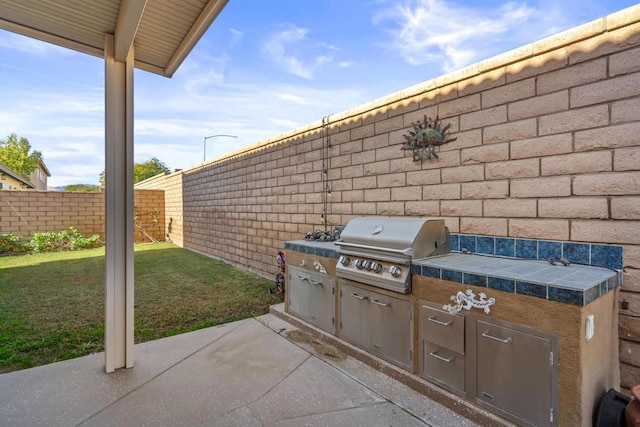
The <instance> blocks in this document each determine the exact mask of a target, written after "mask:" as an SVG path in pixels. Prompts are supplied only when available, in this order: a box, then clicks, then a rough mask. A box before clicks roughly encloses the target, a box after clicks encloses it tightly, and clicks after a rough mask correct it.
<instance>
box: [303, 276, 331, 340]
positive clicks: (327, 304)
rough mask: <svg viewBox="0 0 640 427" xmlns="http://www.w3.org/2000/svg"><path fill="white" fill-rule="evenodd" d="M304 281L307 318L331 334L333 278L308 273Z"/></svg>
mask: <svg viewBox="0 0 640 427" xmlns="http://www.w3.org/2000/svg"><path fill="white" fill-rule="evenodd" d="M306 283H307V286H308V287H309V319H310V320H311V322H312V323H313V324H315V325H316V326H318V327H319V328H322V329H324V330H325V331H328V332H331V333H332V334H333V295H334V294H333V283H334V282H333V280H332V279H331V278H330V277H323V276H319V275H317V274H310V275H309V278H308V279H307V281H306Z"/></svg>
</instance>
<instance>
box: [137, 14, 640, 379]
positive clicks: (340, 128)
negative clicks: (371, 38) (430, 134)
mask: <svg viewBox="0 0 640 427" xmlns="http://www.w3.org/2000/svg"><path fill="white" fill-rule="evenodd" d="M425 115H426V116H427V117H430V118H432V119H435V118H436V117H437V116H439V117H440V119H441V120H443V122H444V123H450V124H451V132H452V135H453V136H455V137H457V140H456V141H454V142H451V143H449V144H447V145H444V146H442V147H441V148H440V149H438V151H437V154H438V156H439V159H435V160H425V161H423V162H418V163H414V162H413V161H412V160H411V157H410V156H407V155H406V153H405V152H403V151H401V149H400V144H401V142H402V141H404V137H403V135H406V134H407V130H408V129H410V128H411V124H412V123H413V122H416V121H417V120H422V119H423V117H424V116H425ZM327 140H330V148H329V149H328V159H327V160H326V161H323V153H324V151H323V145H324V144H325V143H327ZM323 164H326V177H327V178H328V184H329V186H330V188H331V194H330V196H329V203H328V217H327V218H328V223H329V224H330V226H333V225H344V224H346V223H347V222H348V221H349V219H350V218H352V217H353V216H356V215H374V214H375V215H419V216H441V217H444V218H445V219H446V224H447V226H448V227H449V229H450V230H451V231H452V232H459V233H468V234H482V235H492V236H510V237H523V238H538V239H551V240H564V241H576V242H590V243H607V244H618V245H622V246H623V252H624V254H623V256H624V270H625V279H624V280H625V281H624V285H623V286H622V290H621V291H620V292H619V295H618V298H619V303H620V305H619V307H620V308H619V320H620V321H619V324H620V330H619V331H620V338H621V340H620V350H621V351H620V358H621V366H622V367H621V378H622V386H623V387H627V388H628V387H629V386H631V385H633V384H640V6H635V7H632V8H629V9H626V10H624V11H621V12H618V13H616V14H613V15H610V16H608V17H606V18H603V19H600V20H597V21H594V22H592V23H589V24H585V25H583V26H580V27H577V28H575V29H573V30H570V31H567V32H564V33H562V34H559V35H557V36H553V37H551V38H548V39H544V40H541V41H539V42H536V43H533V44H531V45H527V46H524V47H522V48H520V49H516V50H514V51H511V52H507V53H505V54H503V55H500V56H498V57H495V58H492V59H489V60H486V61H483V62H480V63H478V64H475V65H472V66H470V67H467V68H465V69H463V70H461V71H459V72H455V73H452V74H448V75H445V76H442V77H439V78H436V79H434V80H431V81H428V82H426V83H424V84H421V85H418V86H415V87H412V88H408V89H406V90H404V91H402V92H399V93H396V94H393V95H390V96H388V97H386V98H384V99H380V100H376V101H374V102H371V103H369V104H366V105H362V106H359V107H356V108H354V109H352V110H349V111H347V112H344V113H341V114H337V115H335V116H331V117H330V118H329V125H328V126H326V127H323V125H322V122H321V121H318V122H315V123H313V124H311V125H309V126H307V127H305V128H302V129H298V130H296V131H293V132H290V133H288V134H285V135H281V136H279V137H277V138H273V139H271V140H269V141H265V142H264V143H261V144H258V145H256V146H254V147H252V148H250V149H247V150H245V151H243V152H239V153H236V154H234V155H230V156H228V157H225V158H222V159H219V160H216V161H213V162H209V163H206V164H202V165H198V166H196V167H194V168H191V169H189V170H185V171H181V172H178V173H173V174H171V175H168V176H166V177H162V178H159V179H156V180H154V181H153V182H149V183H147V184H146V185H148V187H147V188H165V189H166V191H167V192H166V194H165V198H166V199H165V200H166V205H167V221H171V224H170V225H169V224H167V230H168V232H167V234H168V235H169V236H170V238H171V239H172V240H173V241H174V242H176V243H178V244H181V245H183V246H185V247H187V248H191V249H193V250H197V251H200V252H203V253H206V254H208V255H210V256H213V257H217V258H221V259H223V260H226V261H228V262H230V263H233V264H236V265H239V266H242V267H244V268H246V269H249V270H252V271H255V272H257V273H259V274H263V275H266V276H271V275H273V274H274V273H275V272H276V268H275V265H274V264H275V261H274V259H275V255H276V253H277V251H278V250H280V249H282V248H283V247H284V242H285V241H287V240H297V239H302V238H303V237H304V235H305V233H306V232H308V231H312V230H314V229H318V228H323V218H321V214H322V211H323V204H322V189H323V185H322V177H323ZM623 303H624V304H623Z"/></svg>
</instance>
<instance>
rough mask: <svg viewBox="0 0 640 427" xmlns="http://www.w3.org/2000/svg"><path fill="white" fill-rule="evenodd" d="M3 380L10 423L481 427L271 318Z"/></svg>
mask: <svg viewBox="0 0 640 427" xmlns="http://www.w3.org/2000/svg"><path fill="white" fill-rule="evenodd" d="M135 349H136V356H135V360H136V364H135V367H134V368H133V369H128V370H124V369H122V370H118V371H116V372H115V373H113V374H110V375H107V374H105V373H104V354H103V353H97V354H93V355H90V356H86V357H81V358H77V359H72V360H67V361H63V362H59V363H54V364H50V365H45V366H40V367H36V368H32V369H27V370H23V371H17V372H11V373H8V374H3V375H0V425H2V426H35V425H45V426H77V425H82V426H104V425H115V426H165V425H210V426H299V425H305V426H346V425H349V426H358V425H362V426H425V425H430V426H474V425H476V424H474V423H473V422H471V421H469V420H468V419H466V418H464V417H462V416H461V415H458V414H457V413H455V412H453V411H451V410H449V409H447V408H445V407H444V406H442V405H440V404H439V403H436V402H434V401H432V400H430V399H428V398H426V397H425V396H424V395H422V394H420V393H418V392H416V391H414V390H413V389H411V388H409V387H407V386H406V385H404V384H402V383H400V382H399V381H397V380H394V379H392V378H390V377H388V376H386V375H384V374H382V373H380V372H378V371H376V370H375V369H373V368H371V367H370V366H368V365H365V364H364V363H362V362H360V361H359V360H357V359H356V358H353V357H351V356H348V355H346V354H345V353H343V352H341V351H339V350H337V349H336V348H335V347H331V346H330V345H327V344H321V343H320V342H318V341H314V340H313V339H311V335H309V334H307V333H306V332H305V331H303V330H300V329H297V328H296V327H295V326H293V325H292V324H290V323H287V322H285V321H284V320H282V319H280V318H278V317H276V316H274V315H272V314H267V315H264V316H261V317H259V318H255V319H246V320H241V321H237V322H233V323H229V324H225V325H221V326H216V327H212V328H207V329H202V330H199V331H195V332H191V333H187V334H182V335H177V336H174V337H170V338H164V339H160V340H156V341H150V342H146V343H142V344H138V345H136V346H135Z"/></svg>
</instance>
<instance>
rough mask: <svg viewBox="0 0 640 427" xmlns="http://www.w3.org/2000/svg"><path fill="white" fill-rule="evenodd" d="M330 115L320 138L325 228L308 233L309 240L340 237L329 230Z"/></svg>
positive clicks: (322, 216) (323, 119)
mask: <svg viewBox="0 0 640 427" xmlns="http://www.w3.org/2000/svg"><path fill="white" fill-rule="evenodd" d="M329 118H330V115H329V116H324V117H323V118H322V129H321V132H320V138H321V142H322V147H321V157H322V171H321V172H320V173H321V186H322V193H321V196H322V197H321V202H322V214H321V216H320V217H321V218H322V222H323V226H324V229H323V230H316V231H315V232H309V233H307V235H306V237H305V239H307V240H326V241H333V240H337V239H338V238H339V237H340V234H339V232H338V231H335V230H334V231H332V230H329V218H328V217H329V196H330V195H331V185H330V184H329V168H330V167H331V157H330V148H331V137H330V136H329Z"/></svg>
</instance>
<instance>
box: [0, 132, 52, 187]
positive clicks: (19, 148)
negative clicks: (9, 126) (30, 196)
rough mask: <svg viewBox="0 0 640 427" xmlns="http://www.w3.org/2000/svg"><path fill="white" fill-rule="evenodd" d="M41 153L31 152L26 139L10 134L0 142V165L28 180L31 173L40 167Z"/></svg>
mask: <svg viewBox="0 0 640 427" xmlns="http://www.w3.org/2000/svg"><path fill="white" fill-rule="evenodd" d="M41 161H42V153H41V152H39V151H32V150H31V144H29V140H27V138H25V137H23V136H21V137H18V135H16V134H15V133H12V134H11V135H9V136H8V137H7V139H6V140H4V141H2V140H0V163H3V164H4V165H5V166H7V167H8V168H9V169H11V170H12V171H14V172H15V173H17V174H19V175H22V176H23V177H24V178H25V179H29V176H30V175H31V172H33V171H34V170H36V169H37V168H38V166H40V162H41Z"/></svg>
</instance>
